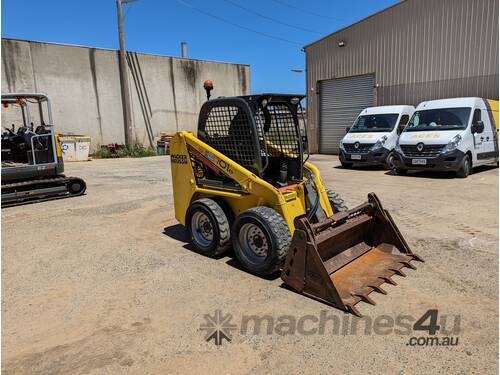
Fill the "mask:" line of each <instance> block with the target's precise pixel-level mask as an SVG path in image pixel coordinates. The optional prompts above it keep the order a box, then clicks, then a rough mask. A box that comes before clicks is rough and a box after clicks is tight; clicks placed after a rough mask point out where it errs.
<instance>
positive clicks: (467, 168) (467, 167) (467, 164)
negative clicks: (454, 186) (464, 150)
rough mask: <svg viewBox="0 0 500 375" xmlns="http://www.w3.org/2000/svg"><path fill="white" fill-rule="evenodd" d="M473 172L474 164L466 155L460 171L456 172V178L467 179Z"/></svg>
mask: <svg viewBox="0 0 500 375" xmlns="http://www.w3.org/2000/svg"><path fill="white" fill-rule="evenodd" d="M471 172H472V163H471V160H470V156H469V155H468V154H465V156H464V157H463V159H462V162H461V163H460V169H459V170H458V171H457V172H456V176H457V177H458V178H467V176H468V175H470V174H471Z"/></svg>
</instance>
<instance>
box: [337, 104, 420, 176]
mask: <svg viewBox="0 0 500 375" xmlns="http://www.w3.org/2000/svg"><path fill="white" fill-rule="evenodd" d="M414 111H415V107H413V106H411V105H390V106H380V107H370V108H365V109H363V111H361V113H360V114H359V115H358V117H357V118H356V120H355V121H354V123H353V124H352V126H351V127H349V128H347V129H346V131H347V134H346V135H345V136H344V138H342V140H341V141H340V153H339V159H340V163H341V164H342V166H343V167H344V168H350V167H352V166H353V164H383V165H385V166H386V167H387V168H389V169H393V168H394V160H395V155H394V147H395V146H396V141H397V139H398V137H399V133H400V132H401V130H402V129H403V127H404V125H406V124H407V122H408V120H409V119H410V117H411V116H412V115H413V112H414ZM398 129H399V130H398Z"/></svg>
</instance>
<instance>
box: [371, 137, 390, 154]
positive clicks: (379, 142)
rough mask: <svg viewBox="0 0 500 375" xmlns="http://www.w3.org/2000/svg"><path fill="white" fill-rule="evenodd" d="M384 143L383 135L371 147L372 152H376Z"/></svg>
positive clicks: (385, 139) (385, 138)
mask: <svg viewBox="0 0 500 375" xmlns="http://www.w3.org/2000/svg"><path fill="white" fill-rule="evenodd" d="M385 141H387V136H386V135H384V136H383V137H382V138H380V139H379V140H378V141H377V142H375V144H374V145H373V146H372V151H374V150H378V149H379V148H382V147H384V144H385Z"/></svg>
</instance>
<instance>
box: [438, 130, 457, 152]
mask: <svg viewBox="0 0 500 375" xmlns="http://www.w3.org/2000/svg"><path fill="white" fill-rule="evenodd" d="M461 141H462V137H461V136H460V134H457V135H456V136H454V137H453V138H452V139H451V141H450V142H448V144H447V145H446V146H444V148H443V151H441V153H443V154H444V153H445V152H450V151H453V150H455V149H456V148H457V147H458V145H459V144H460V142H461Z"/></svg>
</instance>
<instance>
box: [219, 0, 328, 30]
mask: <svg viewBox="0 0 500 375" xmlns="http://www.w3.org/2000/svg"><path fill="white" fill-rule="evenodd" d="M224 1H225V2H226V3H229V4H231V5H233V6H235V7H237V8H240V9H243V10H245V11H247V12H248V13H251V14H255V15H256V16H259V17H261V18H264V19H266V20H268V21H272V22H276V23H278V24H280V25H284V26H287V27H291V28H293V29H297V30H300V31H305V32H308V33H313V34H320V35H322V34H325V33H321V32H319V31H315V30H311V29H306V28H305V27H300V26H297V25H293V24H290V23H286V22H283V21H280V20H278V19H276V18H272V17H269V16H266V15H265V14H261V13H259V12H256V11H254V10H253V9H249V8H247V7H244V6H243V5H240V4H238V3H236V2H235V1H233V0H224Z"/></svg>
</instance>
